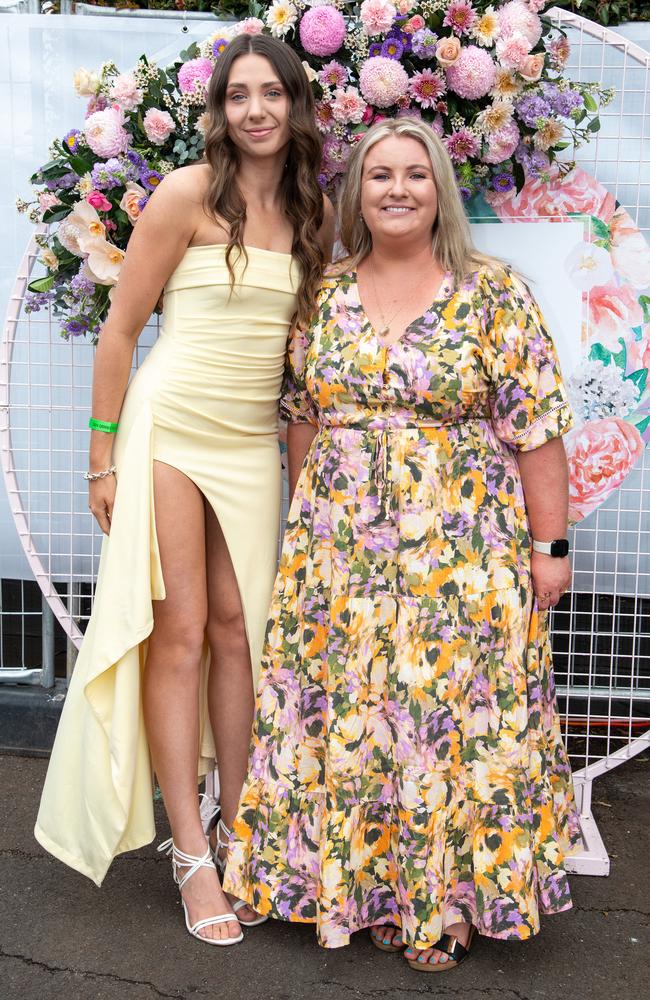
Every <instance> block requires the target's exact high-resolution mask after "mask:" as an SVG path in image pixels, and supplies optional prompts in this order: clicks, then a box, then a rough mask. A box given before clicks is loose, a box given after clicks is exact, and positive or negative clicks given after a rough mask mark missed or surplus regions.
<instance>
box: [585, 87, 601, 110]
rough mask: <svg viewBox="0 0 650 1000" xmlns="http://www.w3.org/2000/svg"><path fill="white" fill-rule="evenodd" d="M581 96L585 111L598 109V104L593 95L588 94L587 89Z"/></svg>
mask: <svg viewBox="0 0 650 1000" xmlns="http://www.w3.org/2000/svg"><path fill="white" fill-rule="evenodd" d="M582 97H583V100H584V102H585V108H586V109H587V111H591V112H592V113H593V112H594V111H598V105H597V104H596V102H595V100H594V98H593V95H592V94H590V93H589V91H585V93H584V94H583V95H582Z"/></svg>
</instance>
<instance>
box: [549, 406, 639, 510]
mask: <svg viewBox="0 0 650 1000" xmlns="http://www.w3.org/2000/svg"><path fill="white" fill-rule="evenodd" d="M565 441H566V448H567V457H568V460H569V517H570V519H571V521H574V522H575V521H580V520H582V518H583V517H586V516H587V514H590V513H591V512H592V511H593V510H595V509H596V507H599V506H600V504H601V503H602V502H603V501H604V500H606V499H607V497H608V496H609V495H610V494H611V493H613V492H614V490H616V489H618V487H619V486H620V485H621V483H622V482H623V480H624V479H625V478H626V476H627V475H628V473H629V472H630V471H631V470H632V469H633V467H634V466H635V465H636V463H637V462H638V461H639V459H640V458H641V456H642V454H643V450H644V444H643V439H642V437H641V435H640V434H639V432H638V430H637V429H636V427H633V426H632V424H628V423H626V422H625V421H624V420H621V418H620V417H607V418H606V419H605V420H592V421H590V422H589V423H587V424H585V425H584V426H583V427H581V428H580V429H579V430H576V431H571V432H570V433H569V434H568V435H567V437H566V438H565Z"/></svg>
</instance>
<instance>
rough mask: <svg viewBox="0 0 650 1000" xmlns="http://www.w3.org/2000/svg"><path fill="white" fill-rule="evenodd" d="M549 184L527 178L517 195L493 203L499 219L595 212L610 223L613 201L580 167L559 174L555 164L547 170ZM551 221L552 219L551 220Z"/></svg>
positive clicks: (607, 192) (614, 207) (563, 216)
mask: <svg viewBox="0 0 650 1000" xmlns="http://www.w3.org/2000/svg"><path fill="white" fill-rule="evenodd" d="M549 173H550V175H551V180H550V182H549V183H546V181H543V180H541V179H538V180H529V181H527V182H526V184H525V185H524V187H523V188H522V190H521V191H520V192H519V194H517V195H513V196H512V197H511V198H509V199H508V200H507V201H504V202H502V203H501V204H500V205H493V206H492V207H493V208H494V210H495V212H496V214H497V215H498V216H499V218H500V219H503V220H504V221H507V220H509V219H512V218H521V217H522V216H524V217H526V218H530V219H534V217H535V216H545V217H548V216H556V217H558V216H559V217H560V218H566V217H567V216H568V215H569V213H570V212H579V213H581V214H584V215H595V216H597V218H599V219H602V220H603V222H609V221H610V219H611V218H612V216H613V215H614V211H615V209H616V201H615V199H614V198H613V196H612V195H611V194H610V193H609V191H606V190H605V188H604V187H603V185H602V184H601V183H600V182H599V181H597V180H596V179H595V178H594V177H591V176H590V175H589V174H588V173H586V172H585V171H584V170H581V168H580V167H576V169H575V170H572V171H571V172H570V173H568V174H566V175H565V176H564V177H562V176H561V175H560V173H559V170H558V168H557V166H553V167H551V169H550V171H549ZM550 221H553V219H551V220H550Z"/></svg>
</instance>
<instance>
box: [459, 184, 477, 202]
mask: <svg viewBox="0 0 650 1000" xmlns="http://www.w3.org/2000/svg"><path fill="white" fill-rule="evenodd" d="M458 190H459V191H460V196H461V198H462V199H463V201H469V200H470V198H471V197H472V196H473V194H474V192H473V191H472V189H471V188H468V187H464V186H461V187H459V188H458Z"/></svg>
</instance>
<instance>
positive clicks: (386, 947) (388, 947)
mask: <svg viewBox="0 0 650 1000" xmlns="http://www.w3.org/2000/svg"><path fill="white" fill-rule="evenodd" d="M381 926H385V927H386V929H387V930H389V929H391V928H392V929H393V930H395V931H397V932H398V934H401V933H402V930H401V928H400V927H396V926H395V924H385V925H381ZM373 930H374V928H372V929H371V930H370V940H371V941H372V943H373V944H374V946H375V948H379V950H380V951H389V952H395V951H404V948H405V947H406V945H405V944H404V941H402V944H393V943H392V942H391V943H390V944H384V942H383V941H378V940H377V938H376V937H375V935H374V933H373Z"/></svg>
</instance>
